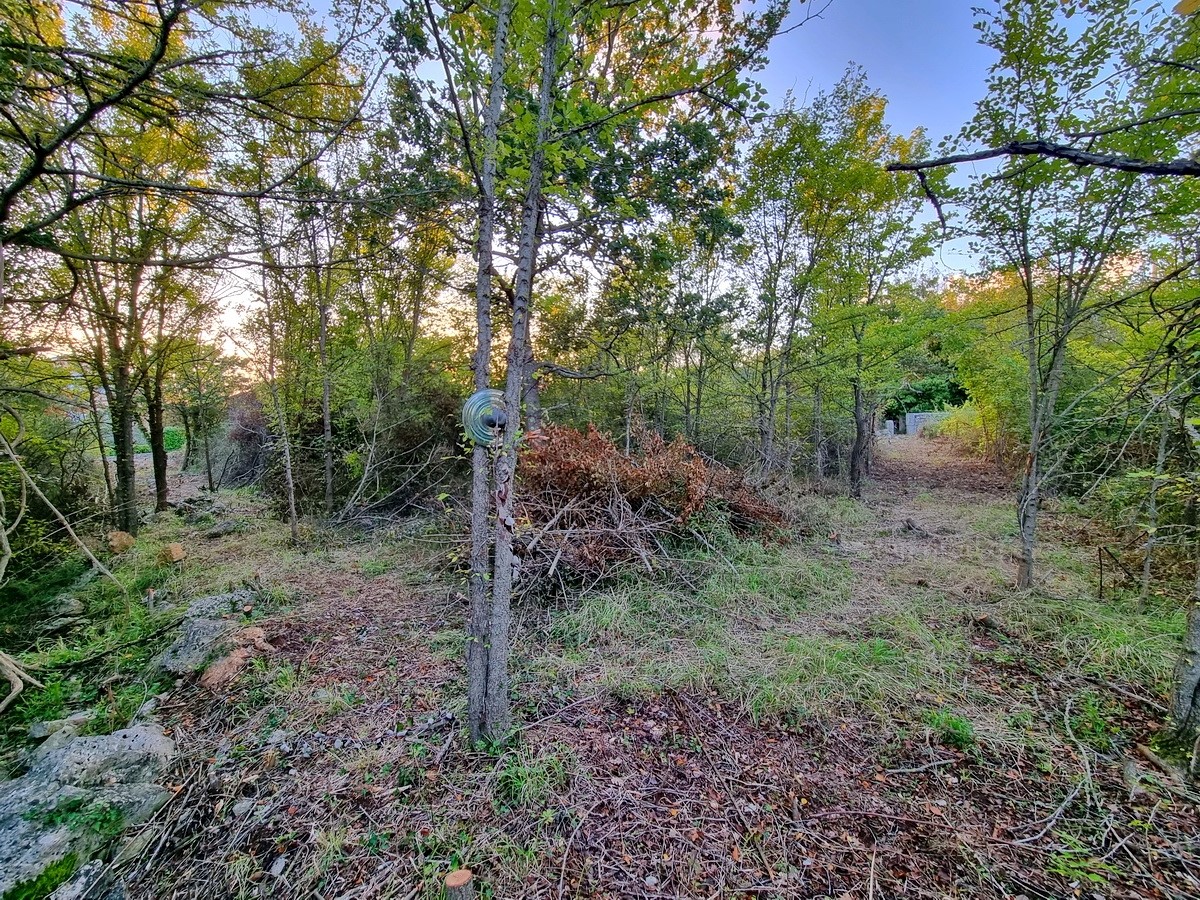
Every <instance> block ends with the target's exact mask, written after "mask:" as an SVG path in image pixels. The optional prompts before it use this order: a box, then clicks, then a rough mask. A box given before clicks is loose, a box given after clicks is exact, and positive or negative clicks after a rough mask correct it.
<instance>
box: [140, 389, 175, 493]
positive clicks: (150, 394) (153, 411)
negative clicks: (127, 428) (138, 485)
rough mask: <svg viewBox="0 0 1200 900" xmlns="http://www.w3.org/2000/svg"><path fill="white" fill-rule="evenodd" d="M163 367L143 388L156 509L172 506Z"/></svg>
mask: <svg viewBox="0 0 1200 900" xmlns="http://www.w3.org/2000/svg"><path fill="white" fill-rule="evenodd" d="M162 379H163V373H162V367H161V366H158V367H156V368H155V372H154V377H153V378H151V377H146V379H145V381H144V382H143V385H142V389H143V393H144V394H145V396H146V426H147V427H146V431H147V434H146V437H147V438H149V440H150V457H151V459H152V461H153V468H154V511H155V512H163V511H164V510H166V509H169V508H170V505H169V504H168V502H167V501H168V500H169V499H170V497H169V493H170V488H169V487H168V485H167V445H166V437H165V428H164V425H163V393H162Z"/></svg>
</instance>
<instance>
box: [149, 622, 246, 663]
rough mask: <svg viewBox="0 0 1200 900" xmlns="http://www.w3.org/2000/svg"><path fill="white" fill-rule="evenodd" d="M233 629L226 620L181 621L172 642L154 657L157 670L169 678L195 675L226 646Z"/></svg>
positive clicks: (233, 625)
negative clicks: (177, 632) (159, 669)
mask: <svg viewBox="0 0 1200 900" xmlns="http://www.w3.org/2000/svg"><path fill="white" fill-rule="evenodd" d="M236 627H237V623H236V622H233V621H230V620H229V619H185V620H184V623H183V629H182V630H181V631H180V633H179V637H177V638H176V639H175V643H173V644H171V646H170V647H168V648H167V649H166V650H164V651H163V653H162V656H160V657H159V658H158V665H159V667H160V668H162V669H163V670H164V671H167V672H170V673H172V674H173V675H188V674H190V673H192V672H199V671H200V670H201V669H203V668H204V665H205V663H207V662H208V661H209V660H210V659H211V658H212V657H213V656H214V655H215V654H217V653H219V652H221V650H223V649H224V648H225V647H227V646H228V645H229V641H228V637H229V633H230V632H231V631H233V630H234V628H236Z"/></svg>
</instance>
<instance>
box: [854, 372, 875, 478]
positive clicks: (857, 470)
mask: <svg viewBox="0 0 1200 900" xmlns="http://www.w3.org/2000/svg"><path fill="white" fill-rule="evenodd" d="M870 441H871V423H870V416H869V415H868V413H867V408H866V398H865V397H864V395H863V389H862V379H861V378H855V379H854V444H853V445H852V446H851V448H850V495H851V496H853V497H861V496H862V483H863V479H864V478H865V477H866V472H867V452H868V449H869V446H868V445H869V444H870Z"/></svg>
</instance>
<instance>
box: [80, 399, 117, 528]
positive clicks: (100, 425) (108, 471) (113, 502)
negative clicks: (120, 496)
mask: <svg viewBox="0 0 1200 900" xmlns="http://www.w3.org/2000/svg"><path fill="white" fill-rule="evenodd" d="M87 389H88V409H89V410H90V411H91V414H92V427H93V428H94V429H95V430H96V444H97V445H98V446H99V447H100V468H101V470H102V471H103V472H104V496H105V499H106V500H107V501H108V510H109V517H110V519H112V520H113V521H115V515H116V511H117V492H116V488H115V487H114V486H113V475H112V468H111V467H110V466H109V464H108V447H107V446H105V443H104V422H103V421H102V420H101V418H100V408H99V407H98V406H97V405H96V389H95V388H93V387H92V386H91V385H90V384H89V385H88V386H87Z"/></svg>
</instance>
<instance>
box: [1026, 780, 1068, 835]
mask: <svg viewBox="0 0 1200 900" xmlns="http://www.w3.org/2000/svg"><path fill="white" fill-rule="evenodd" d="M1084 783H1085V782H1084V781H1082V780H1081V781H1079V783H1077V784H1076V785H1075V787H1074V788H1073V789H1072V791H1071V793H1069V794H1067V799H1066V800H1064V801H1063V802H1062V803H1061V804H1060V805H1059V807H1058V809H1056V810H1055V811H1054V812H1052V813H1050V815H1049V816H1047V817H1046V818H1044V819H1040V820H1038V821H1037V822H1030V823H1029V824H1028V825H1022V826H1020V827H1021V828H1033V827H1034V826H1035V825H1040V824H1042V823H1043V822H1044V823H1045V827H1044V828H1043V829H1042V830H1041V831H1039V832H1038V833H1037V834H1035V835H1033V837H1027V838H1021V839H1020V840H1019V841H1013V843H1014V844H1032V843H1035V842H1036V841H1040V840H1041V839H1042V838H1043V837H1045V836H1046V834H1047V833H1048V832H1049V831H1050V829H1051V828H1053V827H1054V825H1055V823H1056V822H1058V820H1059V819H1060V818H1061V817H1062V814H1063V813H1065V812H1066V811H1067V807H1068V806H1070V805H1071V804H1072V803H1073V802H1074V801H1075V798H1076V797H1078V796H1079V792H1080V791H1081V790H1083V785H1084Z"/></svg>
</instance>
